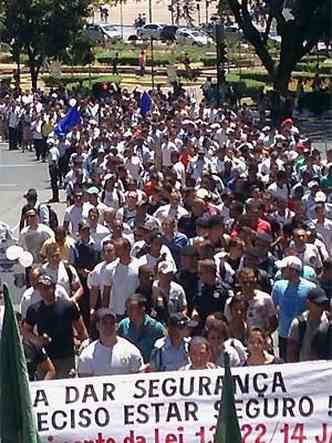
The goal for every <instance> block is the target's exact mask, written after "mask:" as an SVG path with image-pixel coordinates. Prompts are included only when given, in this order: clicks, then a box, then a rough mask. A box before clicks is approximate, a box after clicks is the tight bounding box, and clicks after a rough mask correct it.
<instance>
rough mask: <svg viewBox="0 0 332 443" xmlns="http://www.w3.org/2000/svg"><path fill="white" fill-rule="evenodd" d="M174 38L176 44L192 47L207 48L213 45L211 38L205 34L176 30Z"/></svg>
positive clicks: (188, 30)
mask: <svg viewBox="0 0 332 443" xmlns="http://www.w3.org/2000/svg"><path fill="white" fill-rule="evenodd" d="M175 38H176V41H177V42H178V43H182V44H185V45H192V46H207V45H210V44H211V43H213V40H212V38H211V37H209V35H208V34H206V33H205V32H203V31H196V30H190V29H182V28H181V29H178V30H177V31H176V34H175Z"/></svg>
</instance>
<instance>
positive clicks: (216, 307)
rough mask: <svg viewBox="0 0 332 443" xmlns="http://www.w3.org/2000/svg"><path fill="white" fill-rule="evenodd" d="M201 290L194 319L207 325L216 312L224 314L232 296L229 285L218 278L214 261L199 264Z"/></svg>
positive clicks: (195, 307) (197, 297) (195, 306)
mask: <svg viewBox="0 0 332 443" xmlns="http://www.w3.org/2000/svg"><path fill="white" fill-rule="evenodd" d="M198 273H199V278H200V282H199V288H198V292H197V296H196V298H195V299H194V301H193V302H194V303H193V304H194V309H193V312H192V318H193V319H194V320H198V321H199V322H200V326H203V325H204V324H205V320H206V317H207V316H208V315H210V314H214V313H215V312H221V313H222V314H223V313H224V308H225V303H226V300H227V298H228V297H230V296H231V291H230V289H229V287H228V285H227V284H226V283H225V282H223V281H221V280H220V279H219V278H218V277H217V266H216V264H215V261H214V260H210V259H205V260H200V261H199V262H198Z"/></svg>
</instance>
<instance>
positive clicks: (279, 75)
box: [219, 0, 332, 96]
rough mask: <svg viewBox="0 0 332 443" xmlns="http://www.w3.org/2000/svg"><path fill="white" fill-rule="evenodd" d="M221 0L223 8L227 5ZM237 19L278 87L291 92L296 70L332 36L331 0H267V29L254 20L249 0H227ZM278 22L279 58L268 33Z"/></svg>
mask: <svg viewBox="0 0 332 443" xmlns="http://www.w3.org/2000/svg"><path fill="white" fill-rule="evenodd" d="M223 1H224V0H220V3H219V10H220V11H222V9H223ZM227 3H228V6H229V8H230V9H231V11H232V13H233V15H234V17H235V20H236V22H237V23H238V25H239V27H240V28H241V29H242V31H243V33H244V37H245V38H246V40H247V41H248V42H250V43H251V44H252V45H253V46H254V48H255V51H256V54H257V55H258V57H259V58H260V59H261V61H262V64H263V65H264V67H265V68H266V70H267V71H268V73H269V74H270V77H271V79H272V81H273V85H274V88H275V90H276V91H278V92H279V93H280V94H281V95H282V96H286V95H287V92H288V84H289V80H290V76H291V73H292V71H293V70H294V69H295V67H296V65H297V63H298V62H299V61H300V60H301V59H302V58H303V57H304V56H305V55H306V54H307V53H309V52H310V51H311V50H312V49H313V48H314V47H315V46H316V45H317V43H318V42H319V41H320V40H324V41H326V40H329V39H330V36H331V26H332V19H331V17H332V10H331V0H267V1H266V4H267V10H268V17H267V20H266V28H265V31H264V32H262V33H261V32H260V31H259V30H258V29H257V27H256V26H255V24H254V23H253V17H252V15H251V13H250V6H249V2H248V0H227ZM273 19H275V21H276V23H277V33H278V34H279V36H280V37H281V43H280V52H279V59H278V60H277V61H275V60H274V59H273V57H272V55H271V52H270V49H269V45H268V36H269V33H270V30H271V24H272V20H273Z"/></svg>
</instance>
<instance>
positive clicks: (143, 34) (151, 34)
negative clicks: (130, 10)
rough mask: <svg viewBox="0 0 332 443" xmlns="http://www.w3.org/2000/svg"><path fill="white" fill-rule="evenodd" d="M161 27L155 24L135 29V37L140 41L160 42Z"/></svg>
mask: <svg viewBox="0 0 332 443" xmlns="http://www.w3.org/2000/svg"><path fill="white" fill-rule="evenodd" d="M162 29H163V27H162V25H158V24H156V23H149V24H148V25H145V26H142V27H141V28H139V29H137V36H138V37H139V38H140V39H142V40H150V39H151V38H152V39H153V40H160V34H161V30H162Z"/></svg>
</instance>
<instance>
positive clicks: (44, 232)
mask: <svg viewBox="0 0 332 443" xmlns="http://www.w3.org/2000/svg"><path fill="white" fill-rule="evenodd" d="M26 220H27V224H28V225H27V226H26V227H25V228H23V229H22V231H21V232H20V237H19V245H20V246H22V248H23V249H25V250H26V251H29V252H30V253H31V254H32V256H33V263H35V264H36V263H41V256H40V251H41V249H42V246H43V244H44V242H45V241H46V240H48V239H50V238H54V232H53V231H52V229H51V228H49V227H48V226H46V225H43V224H41V223H38V215H37V210H36V209H35V208H31V209H29V210H28V211H27V212H26Z"/></svg>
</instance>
